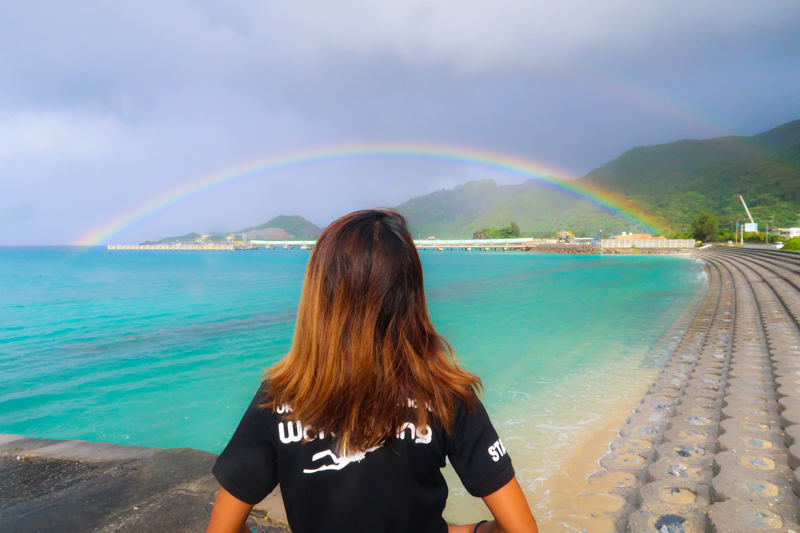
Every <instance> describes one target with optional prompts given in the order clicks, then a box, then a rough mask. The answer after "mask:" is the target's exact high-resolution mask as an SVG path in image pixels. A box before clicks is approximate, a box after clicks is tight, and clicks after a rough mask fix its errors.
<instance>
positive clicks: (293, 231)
mask: <svg viewBox="0 0 800 533" xmlns="http://www.w3.org/2000/svg"><path fill="white" fill-rule="evenodd" d="M320 233H322V228H320V227H317V226H316V225H314V224H313V223H311V222H309V221H308V220H306V219H304V218H303V217H301V216H298V215H293V216H286V215H281V216H277V217H275V218H273V219H272V220H270V221H268V222H265V223H263V224H261V225H259V226H253V227H251V228H245V229H242V230H238V231H233V232H230V233H216V232H211V233H209V234H207V235H206V238H205V240H206V241H211V242H227V240H228V237H231V238H232V239H233V240H235V241H240V240H242V236H243V235H244V234H247V238H248V239H273V238H274V239H278V240H282V239H316V238H317V237H319V234H320ZM201 237H202V235H200V234H199V233H189V234H186V235H181V236H180V237H166V238H164V239H160V240H158V241H155V242H150V241H148V242H146V243H144V244H170V243H174V242H184V243H186V242H194V241H197V240H200V239H201Z"/></svg>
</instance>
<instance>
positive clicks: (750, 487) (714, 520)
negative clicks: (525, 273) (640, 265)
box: [586, 247, 800, 533]
mask: <svg viewBox="0 0 800 533" xmlns="http://www.w3.org/2000/svg"><path fill="white" fill-rule="evenodd" d="M694 255H695V256H696V257H698V258H701V259H702V260H703V261H704V262H705V264H706V268H707V270H708V274H709V279H710V282H709V288H708V292H707V293H706V294H705V297H704V298H703V301H702V303H701V304H700V306H699V307H698V309H697V313H696V314H695V315H694V316H693V317H692V318H691V320H690V321H689V322H688V324H687V327H686V328H685V329H684V330H683V331H682V332H681V333H680V334H678V335H675V336H674V337H675V339H674V340H675V343H676V346H675V349H674V352H673V353H672V356H671V358H670V360H669V361H668V363H667V365H666V368H665V369H664V371H663V372H662V374H661V375H660V376H659V378H658V379H656V381H655V382H654V383H653V385H652V387H651V388H650V390H649V392H648V393H647V395H646V396H645V397H644V399H643V400H642V402H641V403H640V404H639V405H638V406H637V407H636V409H635V410H634V413H633V414H632V415H631V417H630V418H629V419H628V421H627V423H626V425H625V426H624V427H623V428H622V429H621V430H620V436H619V438H618V439H617V440H615V441H614V442H612V443H611V445H610V452H609V453H608V454H607V455H606V456H605V457H603V458H602V459H601V461H600V464H601V466H602V467H603V468H602V470H601V471H599V472H597V473H595V474H593V475H592V476H591V477H590V482H591V484H592V487H593V494H587V495H586V496H592V495H595V496H596V495H605V496H607V497H608V498H607V499H606V500H605V501H606V502H607V508H606V509H605V512H604V513H603V514H604V515H605V516H610V517H612V518H613V521H614V525H615V527H616V530H617V531H619V532H622V531H628V532H630V533H639V532H642V533H643V532H653V531H660V532H667V533H684V532H685V533H693V532H696V533H699V532H706V531H712V532H737V533H738V532H747V531H783V532H787V531H797V530H798V529H800V527H798V501H799V500H798V495H800V477H799V474H800V471H798V470H797V469H798V467H800V329H799V328H798V325H799V324H798V318H800V254H792V253H790V252H777V251H766V250H764V251H762V250H747V249H731V248H726V247H712V248H709V249H706V250H702V251H699V252H696V253H695V254H694ZM673 333H674V332H673ZM669 334H670V332H668V335H669Z"/></svg>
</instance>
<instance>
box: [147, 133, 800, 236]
mask: <svg viewBox="0 0 800 533" xmlns="http://www.w3.org/2000/svg"><path fill="white" fill-rule="evenodd" d="M578 182H579V183H582V184H585V185H587V186H588V187H589V188H596V189H600V190H602V191H605V192H607V193H609V194H611V195H612V196H614V197H616V199H617V200H618V201H619V202H621V204H622V205H626V206H627V207H632V206H633V207H638V208H640V209H641V210H643V211H645V212H648V213H651V214H652V215H654V216H655V217H656V218H658V219H660V220H662V221H663V226H662V227H661V228H660V229H661V230H662V231H663V234H664V235H665V236H666V237H668V238H695V237H697V238H698V239H702V240H708V239H715V238H716V239H718V240H726V241H727V240H734V236H733V233H734V232H735V226H736V222H737V220H738V221H740V222H744V221H745V220H744V219H745V218H746V215H745V214H744V208H743V207H742V204H741V202H740V201H739V194H742V195H744V198H745V200H746V201H747V204H748V206H749V207H750V211H751V213H752V215H753V218H754V219H755V220H756V222H758V223H759V229H760V230H761V232H759V233H758V234H753V235H752V236H751V235H749V234H748V235H745V241H749V242H757V241H759V240H760V239H763V233H764V230H765V229H766V223H767V221H768V220H769V221H770V224H769V225H770V227H774V226H778V227H791V226H796V225H797V223H798V218H797V213H798V212H800V120H796V121H794V122H789V123H787V124H784V125H782V126H779V127H777V128H774V129H772V130H770V131H767V132H765V133H761V134H759V135H755V136H753V137H736V136H731V137H720V138H717V139H708V140H703V141H696V140H683V141H677V142H673V143H668V144H661V145H656V146H643V147H638V148H633V149H631V150H628V151H627V152H625V153H624V154H622V155H621V156H619V157H618V158H616V159H614V160H613V161H611V162H609V163H608V164H606V165H603V166H602V167H600V168H598V169H596V170H593V171H592V172H590V173H589V174H587V175H586V176H584V177H583V178H580V179H579V180H578ZM564 184H565V185H566V184H567V182H564ZM568 189H569V188H568V187H563V188H562V187H560V183H559V180H557V179H552V180H551V181H549V182H543V181H538V180H529V181H525V182H523V183H520V184H517V185H503V186H501V185H497V183H495V182H494V180H482V181H471V182H468V183H465V184H463V185H459V186H457V187H455V188H453V189H451V190H444V189H442V190H441V191H436V192H434V193H431V194H427V195H425V196H420V197H419V198H413V199H411V200H409V201H407V202H404V203H402V204H400V205H399V206H397V208H396V209H397V210H398V211H400V212H401V213H402V214H403V215H405V216H406V218H407V219H408V223H409V230H410V231H411V234H412V235H413V236H414V237H415V238H425V237H427V236H431V235H435V236H437V237H440V238H469V237H471V236H472V235H476V234H480V235H487V236H489V235H491V236H496V237H503V236H507V235H512V234H513V235H517V234H519V235H521V236H525V237H532V238H545V237H554V236H555V235H556V234H557V232H558V231H560V230H570V231H572V232H573V233H574V235H575V236H576V237H593V236H594V235H595V234H596V233H597V230H599V229H602V230H603V233H604V235H605V236H612V235H615V234H616V235H618V234H620V233H622V232H623V231H628V232H633V233H638V232H640V231H641V230H642V228H641V226H637V222H636V221H634V220H626V219H621V218H619V217H617V216H614V215H612V214H610V213H609V212H608V211H607V210H606V209H605V208H603V207H599V206H597V205H595V204H593V203H591V202H590V201H588V200H584V199H582V198H579V197H577V196H575V195H573V194H572V193H570V192H568ZM712 214H713V216H716V218H717V220H718V222H717V227H716V229H714V230H712V228H711V225H712V224H711V222H713V219H712V218H711V217H710V215H712ZM701 216H705V218H704V219H703V221H701V220H700V218H701ZM773 216H774V219H773V218H772V217H773ZM509 220H514V221H515V222H516V224H517V225H516V228H515V227H514V226H508V227H506V226H505V224H506V223H507V221H509ZM701 222H702V223H701ZM475 228H483V229H480V230H477V231H476V230H475ZM498 228H499V229H498ZM321 232H322V228H319V227H317V226H315V225H314V224H312V223H311V222H309V221H308V220H306V219H304V218H303V217H300V216H279V217H275V218H273V219H272V220H270V221H269V222H265V223H264V224H261V225H259V226H254V227H251V228H245V229H243V230H239V231H236V232H234V233H237V234H241V233H247V234H248V238H250V239H254V238H261V239H263V238H268V239H271V238H278V239H284V238H298V239H300V238H303V239H313V238H316V237H318V236H319V234H320V233H321ZM192 235H197V234H189V235H188V236H184V237H189V236H192ZM219 235H220V236H221V238H222V239H224V238H225V237H226V236H227V235H229V234H219ZM198 237H199V236H198ZM170 239H172V240H173V241H174V240H183V238H182V237H171V238H170ZM190 240H194V239H193V238H192V239H190ZM162 241H163V242H167V241H168V239H163V240H162ZM162 241H159V242H162Z"/></svg>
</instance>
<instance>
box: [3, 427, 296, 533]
mask: <svg viewBox="0 0 800 533" xmlns="http://www.w3.org/2000/svg"><path fill="white" fill-rule="evenodd" d="M215 458H216V455H214V454H212V453H207V452H202V451H199V450H193V449H191V448H173V449H160V448H148V447H140V446H117V445H113V444H100V443H95V442H85V441H70V440H50V439H32V438H25V437H21V436H18V435H0V531H3V532H6V531H7V532H9V533H10V532H14V533H33V532H44V531H47V532H49V533H74V532H76V531H95V532H99V533H111V532H115V533H122V532H124V533H139V532H142V533H144V532H152V531H170V532H174V533H196V532H198V531H205V528H206V526H207V525H208V519H209V517H210V516H211V508H212V507H213V504H214V498H215V497H216V492H217V491H218V490H219V485H218V484H217V482H216V480H215V479H214V477H213V476H212V475H211V467H212V465H213V464H214V459H215ZM266 517H269V518H266ZM285 522H286V514H285V512H284V510H283V500H281V497H280V490H279V489H276V490H275V491H273V493H272V494H271V495H270V496H268V497H267V498H266V499H265V500H264V501H263V502H261V503H260V504H258V505H257V506H256V507H255V508H254V509H253V512H252V513H251V516H250V518H248V520H247V526H248V527H250V528H252V529H253V530H254V531H256V532H257V533H286V532H287V531H288V528H287V527H286V525H285Z"/></svg>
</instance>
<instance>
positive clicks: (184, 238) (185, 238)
mask: <svg viewBox="0 0 800 533" xmlns="http://www.w3.org/2000/svg"><path fill="white" fill-rule="evenodd" d="M200 237H202V235H200V234H199V233H194V232H192V233H187V234H186V235H179V236H177V237H164V238H163V239H159V240H157V241H152V242H151V241H145V242H143V243H142V244H170V243H173V242H194V241H196V240H198V239H200Z"/></svg>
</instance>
